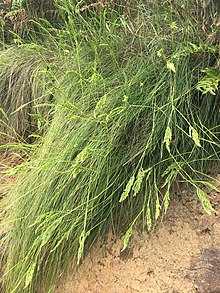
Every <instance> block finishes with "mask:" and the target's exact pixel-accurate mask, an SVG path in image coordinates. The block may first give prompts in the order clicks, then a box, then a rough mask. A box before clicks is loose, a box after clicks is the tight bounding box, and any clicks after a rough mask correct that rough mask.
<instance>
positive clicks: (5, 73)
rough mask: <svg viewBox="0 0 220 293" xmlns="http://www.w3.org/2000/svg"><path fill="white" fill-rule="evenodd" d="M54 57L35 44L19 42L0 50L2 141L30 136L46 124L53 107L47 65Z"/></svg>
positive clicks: (0, 124)
mask: <svg viewBox="0 0 220 293" xmlns="http://www.w3.org/2000/svg"><path fill="white" fill-rule="evenodd" d="M52 59H54V58H53V54H52V53H51V52H50V51H49V50H48V51H47V53H46V54H44V53H43V49H42V48H41V47H40V46H38V45H34V44H33V45H31V44H27V45H22V44H21V45H19V46H18V47H17V46H16V47H10V48H8V49H7V50H5V51H2V52H1V53H0V107H1V108H0V110H1V114H0V130H1V137H2V139H3V141H9V140H10V141H16V140H20V139H23V140H25V139H28V138H30V137H33V133H34V132H36V131H37V130H38V129H39V128H40V129H42V128H43V125H44V124H47V121H48V119H49V115H50V114H49V113H50V112H51V107H52V106H53V102H54V100H53V97H52V91H51V79H50V77H49V75H48V74H47V67H48V64H49V63H50V61H51V60H52Z"/></svg>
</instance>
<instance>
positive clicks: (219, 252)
mask: <svg viewBox="0 0 220 293" xmlns="http://www.w3.org/2000/svg"><path fill="white" fill-rule="evenodd" d="M218 179H220V175H219V176H218ZM219 186H220V184H219ZM206 192H207V193H208V195H209V197H210V199H211V202H212V205H213V207H214V209H215V211H214V213H213V214H212V215H207V214H205V213H204V211H203V210H202V207H201V205H200V203H199V202H198V201H197V199H196V195H195V194H193V191H191V192H190V191H189V190H187V189H185V190H182V191H181V192H180V193H179V194H176V195H175V198H174V200H173V202H172V204H171V207H170V209H169V212H168V214H167V215H166V218H165V219H164V221H163V223H161V224H160V225H159V226H158V228H157V229H156V231H154V232H153V233H151V235H149V234H147V233H146V234H144V235H139V234H138V233H137V232H136V233H135V235H134V236H133V239H132V241H131V243H130V245H129V247H128V249H127V250H126V251H124V252H123V253H122V252H121V249H122V247H123V240H122V239H118V240H116V239H115V238H114V237H113V236H112V235H111V236H109V241H108V243H107V247H106V248H105V249H102V248H103V247H101V245H100V244H97V245H96V247H95V248H94V249H93V251H92V252H91V253H90V254H89V255H88V256H87V257H86V258H85V260H84V262H83V264H82V265H81V266H80V267H79V269H78V271H77V272H76V273H75V272H74V270H73V269H72V270H71V269H69V271H68V273H67V274H66V276H65V277H64V278H63V279H62V281H61V283H60V285H59V287H58V289H57V291H56V293H135V292H139V293H148V292H149V293H195V292H197V293H198V292H201V293H220V194H219V193H218V192H213V191H210V190H206Z"/></svg>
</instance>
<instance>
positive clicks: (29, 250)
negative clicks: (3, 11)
mask: <svg viewBox="0 0 220 293" xmlns="http://www.w3.org/2000/svg"><path fill="white" fill-rule="evenodd" d="M42 3H44V2H42ZM31 5H32V2H30V7H32V6H31ZM33 5H34V3H33ZM55 5H56V6H55V7H56V9H55V10H56V14H55V15H56V17H57V18H56V19H57V20H59V22H56V23H55V22H54V18H50V17H47V18H42V19H39V20H38V21H36V18H35V19H34V20H32V21H31V23H32V24H34V28H35V29H34V30H33V31H28V30H27V27H26V26H25V28H24V31H26V32H27V31H28V34H27V33H24V34H23V33H22V35H17V36H16V38H14V40H18V41H16V47H15V48H12V47H9V48H8V49H7V48H4V50H3V51H2V53H1V61H0V62H1V63H0V67H1V68H2V70H1V75H0V91H1V92H2V93H3V94H2V98H1V99H2V100H1V107H2V115H3V117H4V118H3V117H2V121H3V124H4V127H5V124H7V119H9V118H8V116H9V115H10V114H11V116H12V117H14V116H13V115H14V114H15V113H20V114H21V113H22V114H23V115H22V120H17V122H15V124H14V121H13V122H12V121H9V122H8V124H9V126H10V125H11V126H10V127H11V128H13V130H14V132H16V133H18V134H19V136H20V137H22V140H23V141H24V142H25V143H26V144H27V143H28V142H27V137H28V136H30V132H32V130H31V129H32V127H33V122H32V121H29V122H28V123H29V126H30V129H28V127H29V126H28V127H27V123H26V122H25V119H26V117H33V118H34V119H35V120H34V121H35V122H34V123H35V124H36V123H37V126H38V128H39V131H40V132H39V133H38V134H37V135H36V133H35V135H34V137H35V139H38V140H37V141H38V144H37V147H36V148H35V151H34V153H33V154H32V158H31V160H30V161H29V162H28V164H26V165H25V166H26V169H25V170H24V171H23V173H22V174H21V175H20V178H19V180H18V183H17V184H16V186H15V190H13V192H15V193H16V194H17V201H16V204H15V206H14V207H13V208H12V211H11V213H12V214H13V221H12V222H13V224H12V225H11V229H10V232H9V233H8V236H7V238H6V239H4V242H6V247H7V249H6V252H5V254H4V257H3V260H2V262H3V263H4V266H5V275H4V277H3V279H4V286H5V292H10V293H11V292H53V290H54V288H55V286H56V283H57V281H58V279H59V278H60V276H61V275H62V273H63V272H64V271H65V269H66V268H67V266H68V265H69V264H70V263H71V262H72V263H74V264H75V265H77V264H80V262H81V260H82V258H83V256H84V254H85V253H87V252H88V251H89V249H90V248H91V247H92V245H93V244H94V243H95V241H96V240H97V239H99V238H101V239H105V237H106V235H108V232H109V231H112V232H113V233H114V234H115V235H120V233H124V235H125V236H124V248H123V249H126V247H127V245H128V241H129V239H130V237H131V235H132V229H133V228H134V226H135V227H136V228H137V229H141V230H146V229H148V230H152V229H153V228H154V226H155V224H156V223H157V222H158V220H161V219H162V218H163V216H164V214H165V213H166V211H167V209H168V206H169V202H170V198H171V196H172V188H173V184H174V182H179V183H180V182H185V183H187V184H189V185H191V186H192V188H194V190H195V194H196V195H197V197H198V199H199V200H200V201H201V203H202V205H203V207H204V209H205V210H206V211H207V212H208V213H210V212H211V211H212V206H211V204H210V202H209V200H208V197H207V195H206V194H205V193H204V191H203V187H205V186H208V187H210V188H215V187H214V185H212V183H211V182H210V179H211V177H210V175H209V174H210V173H209V170H210V168H213V166H215V168H218V167H219V151H220V149H219V139H220V133H219V129H220V128H219V125H220V115H219V108H220V99H219V92H218V90H219V80H220V72H219V42H218V40H219V39H218V34H219V20H218V18H217V10H218V7H217V4H216V3H215V1H209V3H207V4H204V3H203V2H200V1H191V0H187V1H175V2H174V1H150V0H148V1H130V2H129V1H126V2H125V1H103V2H98V3H91V2H89V3H87V2H84V1H80V2H78V1H75V2H74V1H57V2H56V3H55ZM33 7H34V6H33ZM24 9H26V8H25V7H24ZM43 10H44V9H43ZM29 17H30V18H31V16H30V14H29ZM50 19H51V21H50ZM28 23H30V22H28ZM21 36H22V37H21ZM25 72H26V73H27V74H26V75H25ZM10 101H11V103H10ZM36 109H37V110H36ZM39 109H40V112H39ZM24 111H25V112H24ZM36 111H37V112H36ZM6 117H7V118H6ZM4 119H6V120H4ZM19 119H20V118H19ZM9 120H10V119H9ZM18 121H22V123H21V124H20V123H18ZM25 123H26V124H25ZM42 125H43V126H42ZM27 129H28V130H27ZM35 129H36V126H35ZM27 132H28V133H29V134H28V136H27V135H26V133H27ZM40 134H41V136H40ZM19 136H17V137H16V138H18V137H19ZM17 147H21V144H18V145H17ZM216 170H217V169H216ZM42 284H43V285H42Z"/></svg>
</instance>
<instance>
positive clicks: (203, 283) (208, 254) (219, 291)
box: [191, 248, 220, 293]
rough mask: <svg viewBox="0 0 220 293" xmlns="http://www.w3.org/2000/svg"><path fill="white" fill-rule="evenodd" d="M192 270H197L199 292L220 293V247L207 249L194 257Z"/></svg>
mask: <svg viewBox="0 0 220 293" xmlns="http://www.w3.org/2000/svg"><path fill="white" fill-rule="evenodd" d="M191 270H193V271H196V275H197V276H196V283H197V286H198V291H199V292H201V293H220V249H216V248H209V249H205V250H204V252H203V253H202V254H201V255H200V256H198V257H196V258H193V259H192V261H191Z"/></svg>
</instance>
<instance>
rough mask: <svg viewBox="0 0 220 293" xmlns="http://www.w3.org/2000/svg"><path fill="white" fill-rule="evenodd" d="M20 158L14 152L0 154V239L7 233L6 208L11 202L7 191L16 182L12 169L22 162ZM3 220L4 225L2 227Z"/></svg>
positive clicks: (7, 215)
mask: <svg viewBox="0 0 220 293" xmlns="http://www.w3.org/2000/svg"><path fill="white" fill-rule="evenodd" d="M23 160H25V159H22V156H21V155H20V154H19V153H14V152H9V151H7V152H0V239H2V238H3V237H4V235H5V233H7V218H8V217H9V216H10V215H9V213H8V212H7V208H8V207H9V206H10V204H11V203H12V202H13V196H12V194H10V196H9V195H8V191H9V190H10V189H11V187H12V185H13V184H14V182H15V180H16V176H15V175H14V174H13V172H12V169H13V167H15V166H18V165H19V164H21V163H22V162H23ZM3 220H4V225H3Z"/></svg>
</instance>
